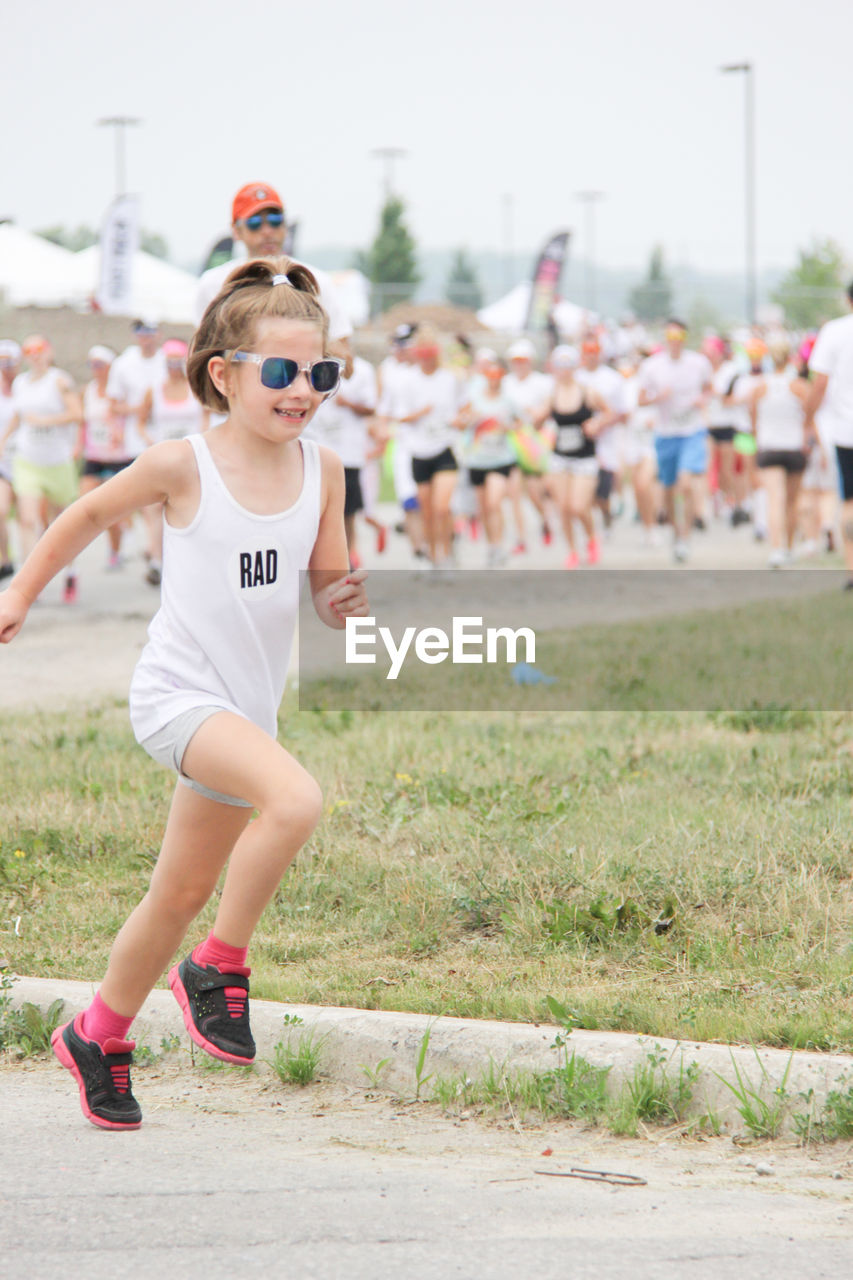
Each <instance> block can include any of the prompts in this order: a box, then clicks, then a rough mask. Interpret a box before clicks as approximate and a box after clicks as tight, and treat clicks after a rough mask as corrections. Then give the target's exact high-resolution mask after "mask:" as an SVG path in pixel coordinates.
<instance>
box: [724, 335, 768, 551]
mask: <svg viewBox="0 0 853 1280" xmlns="http://www.w3.org/2000/svg"><path fill="white" fill-rule="evenodd" d="M743 353H744V356H745V357H746V359H747V361H748V362H749V367H748V368H747V369H741V372H740V373H738V375H737V377H736V378H735V380H734V382H733V383H732V386H731V388H730V394H729V395H728V396H727V397H724V400H723V403H724V406H725V407H726V408H727V409H728V412H729V415H730V417H731V421H732V424H733V425H734V429H735V434H734V441H733V444H734V453H735V503H736V508H735V509H736V511H738V512H745V513H746V516H747V519H746V520H745V521H744V520H743V516H742V515H739V516H738V518H737V519H733V520H732V523H733V524H734V525H737V524H740V523H748V521H749V518H750V516H751V518H752V527H753V534H754V537H755V541H756V542H763V541H764V539H765V538H766V537H767V493H766V491H765V489H764V486H763V484H762V482H761V472H760V471H759V469H758V459H757V453H758V445H757V443H756V440H755V424H754V422H753V415H752V413H751V411H750V408H749V402H750V397H751V395H752V391H753V388H754V387H755V383H756V380H757V379H758V378H760V377H761V376H762V374H763V373H764V362H765V359H766V357H767V344H766V343H765V341H764V339H763V338H759V337H757V336H755V335H753V336H752V337H750V338H748V339H747V341H746V342H745V343H744V346H743Z"/></svg>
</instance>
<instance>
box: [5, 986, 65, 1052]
mask: <svg viewBox="0 0 853 1280" xmlns="http://www.w3.org/2000/svg"><path fill="white" fill-rule="evenodd" d="M6 999H7V1000H8V997H6ZM64 1008H65V1001H64V1000H54V1002H53V1004H51V1005H50V1007H49V1008H48V1009H46V1010H45V1011H42V1010H41V1009H40V1008H39V1007H38V1005H36V1004H31V1003H30V1001H29V1000H27V1001H25V1003H24V1004H22V1005H21V1007H20V1009H12V1008H11V1004H9V1005H7V1006H6V1007H5V1008H3V1007H2V1006H0V1047H2V1048H6V1049H12V1050H13V1051H14V1052H15V1054H16V1055H17V1056H18V1057H19V1058H32V1057H34V1056H35V1055H36V1054H37V1053H47V1052H49V1050H50V1037H51V1036H52V1035H53V1033H54V1031H55V1030H56V1028H57V1027H58V1026H59V1024H60V1022H61V1021H62V1011H63V1009H64Z"/></svg>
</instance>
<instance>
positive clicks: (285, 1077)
mask: <svg viewBox="0 0 853 1280" xmlns="http://www.w3.org/2000/svg"><path fill="white" fill-rule="evenodd" d="M300 1021H301V1019H300ZM327 1038H328V1037H326V1036H321V1037H319V1039H318V1038H317V1037H316V1036H315V1034H314V1032H313V1031H306V1032H304V1033H303V1034H302V1035H300V1036H299V1038H298V1040H297V1042H296V1047H295V1048H294V1047H293V1046H292V1045H291V1044H290V1041H289V1040H287V1041H286V1042H285V1041H282V1040H279V1042H278V1044H276V1046H275V1048H274V1049H273V1055H274V1056H273V1058H272V1060H268V1061H269V1065H270V1066H271V1067H272V1069H273V1071H274V1072H275V1073H276V1075H277V1076H278V1078H279V1080H280V1081H281V1083H282V1084H295V1085H298V1086H299V1087H300V1088H301V1089H304V1088H305V1086H306V1085H309V1084H311V1082H312V1081H313V1080H315V1079H316V1077H317V1072H318V1069H319V1066H320V1058H321V1051H322V1048H323V1045H324V1043H325V1041H326V1039H327Z"/></svg>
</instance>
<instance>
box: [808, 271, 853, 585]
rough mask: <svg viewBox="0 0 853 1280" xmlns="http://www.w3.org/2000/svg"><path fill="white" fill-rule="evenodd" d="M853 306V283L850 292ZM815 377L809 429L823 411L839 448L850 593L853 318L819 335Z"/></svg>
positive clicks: (852, 556)
mask: <svg viewBox="0 0 853 1280" xmlns="http://www.w3.org/2000/svg"><path fill="white" fill-rule="evenodd" d="M847 297H848V301H849V302H850V304H851V305H853V284H851V285H850V288H849V289H848V291H847ZM809 368H810V370H811V374H812V388H811V395H810V396H809V400H808V407H807V426H808V429H809V430H810V431H811V430H812V429H813V425H812V424H813V422H814V415H815V413H816V412H817V411H818V409H821V430H822V431H825V432H826V433H827V438H828V439H829V440H830V441H831V442H832V443H833V444H834V445H835V456H836V459H837V461H838V471H839V481H840V486H841V540H842V548H843V551H844V563H845V565H846V566H847V573H848V579H847V590H853V315H849V316H842V317H841V319H839V320H830V321H828V322H827V324H825V325H824V326H823V328H822V329H821V331H820V333H819V334H818V336H817V341H816V342H815V345H814V350H813V351H812V354H811V359H810V360H809Z"/></svg>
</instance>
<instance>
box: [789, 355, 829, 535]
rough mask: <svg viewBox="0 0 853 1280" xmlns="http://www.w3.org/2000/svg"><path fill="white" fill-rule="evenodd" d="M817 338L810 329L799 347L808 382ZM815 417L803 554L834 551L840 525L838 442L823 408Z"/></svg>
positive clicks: (803, 505)
mask: <svg viewBox="0 0 853 1280" xmlns="http://www.w3.org/2000/svg"><path fill="white" fill-rule="evenodd" d="M816 341H817V334H816V333H809V334H807V335H806V337H805V338H804V339H803V341H802V342H801V343H800V346H799V348H798V350H797V368H798V370H799V374H800V377H801V378H804V379H805V380H806V382H809V381H810V380H811V369H810V367H809V361H810V360H811V355H812V351H813V350H814V344H815V342H816ZM810 396H811V390H810V393H809V397H807V398H806V407H807V411H808V403H809V399H810ZM813 417H814V425H815V428H816V433H817V434H816V435H815V436H812V437H811V442H810V443H809V442H808V441H807V444H806V447H807V449H808V462H807V463H806V469H805V472H804V473H803V487H802V491H801V497H800V526H801V529H802V534H803V544H802V546H801V547H800V555H802V556H815V555H817V554H818V552H819V551H820V550H821V549H822V548H823V547H825V548H826V550H827V551H828V552H833V551H834V550H835V542H836V538H835V535H836V528H837V525H838V466H837V464H836V461H835V446H834V445H833V444H832V443H831V441H830V440H829V439H828V438H827V432H826V429H825V427H824V418H823V412H822V411H821V410H819V411H818V412H817V413H815V414H814V415H813Z"/></svg>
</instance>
